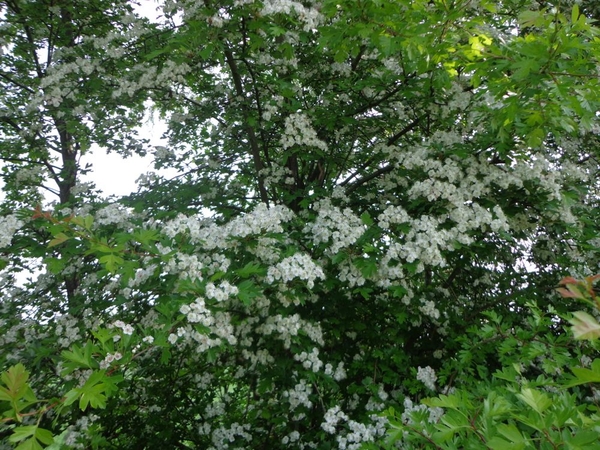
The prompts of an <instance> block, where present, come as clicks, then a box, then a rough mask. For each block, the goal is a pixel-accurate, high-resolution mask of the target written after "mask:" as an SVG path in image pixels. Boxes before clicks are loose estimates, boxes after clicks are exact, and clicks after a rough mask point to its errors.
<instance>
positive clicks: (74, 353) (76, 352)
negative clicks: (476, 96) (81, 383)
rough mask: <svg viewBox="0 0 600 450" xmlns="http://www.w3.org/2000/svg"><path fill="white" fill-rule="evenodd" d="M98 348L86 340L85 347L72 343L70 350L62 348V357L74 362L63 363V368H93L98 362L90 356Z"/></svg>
mask: <svg viewBox="0 0 600 450" xmlns="http://www.w3.org/2000/svg"><path fill="white" fill-rule="evenodd" d="M97 351H98V348H97V347H96V346H95V345H94V344H93V343H92V341H90V340H88V341H87V342H86V344H85V347H83V348H81V347H79V346H78V345H77V344H73V346H72V347H71V350H63V352H62V353H61V355H62V357H63V358H65V359H66V360H67V361H71V362H72V363H74V364H65V368H66V369H68V370H67V371H68V372H70V371H72V370H74V369H79V368H86V369H95V368H97V367H98V363H97V362H96V361H95V360H94V359H93V358H92V354H93V353H95V352H97Z"/></svg>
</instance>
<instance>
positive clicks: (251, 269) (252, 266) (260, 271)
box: [236, 262, 267, 278]
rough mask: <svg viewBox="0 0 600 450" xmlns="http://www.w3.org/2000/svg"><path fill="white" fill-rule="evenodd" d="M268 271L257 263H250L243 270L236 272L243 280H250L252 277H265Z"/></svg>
mask: <svg viewBox="0 0 600 450" xmlns="http://www.w3.org/2000/svg"><path fill="white" fill-rule="evenodd" d="M266 272H267V271H266V269H265V268H264V267H262V266H261V265H260V264H258V263H256V262H249V263H248V264H246V265H245V266H244V267H242V268H241V269H238V270H236V273H237V274H238V275H239V276H240V277H242V278H249V277H251V276H252V275H264V274H266Z"/></svg>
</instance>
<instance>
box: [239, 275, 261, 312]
mask: <svg viewBox="0 0 600 450" xmlns="http://www.w3.org/2000/svg"><path fill="white" fill-rule="evenodd" d="M260 294H261V290H260V289H259V288H258V286H256V284H254V282H253V281H252V280H245V281H242V282H241V283H240V284H238V298H239V299H240V300H241V301H242V303H243V304H244V305H246V306H249V305H250V304H252V299H254V298H256V297H258V296H259V295H260Z"/></svg>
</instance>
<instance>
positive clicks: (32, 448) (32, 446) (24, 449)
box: [15, 437, 44, 450]
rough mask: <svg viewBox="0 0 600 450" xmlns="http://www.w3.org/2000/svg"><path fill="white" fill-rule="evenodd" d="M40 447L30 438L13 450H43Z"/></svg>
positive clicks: (34, 439)
mask: <svg viewBox="0 0 600 450" xmlns="http://www.w3.org/2000/svg"><path fill="white" fill-rule="evenodd" d="M43 448H44V447H42V446H41V445H40V444H39V442H38V441H37V439H36V438H34V437H32V438H29V439H27V440H26V441H23V442H21V444H19V446H18V447H17V448H15V450H43Z"/></svg>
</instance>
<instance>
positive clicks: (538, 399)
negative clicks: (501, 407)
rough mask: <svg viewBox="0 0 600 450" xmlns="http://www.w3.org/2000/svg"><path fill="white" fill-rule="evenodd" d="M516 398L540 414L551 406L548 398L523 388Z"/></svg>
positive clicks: (536, 391) (535, 391) (538, 392)
mask: <svg viewBox="0 0 600 450" xmlns="http://www.w3.org/2000/svg"><path fill="white" fill-rule="evenodd" d="M517 397H518V398H519V399H520V400H521V401H523V402H524V403H527V404H528V405H529V406H531V407H532V408H533V409H534V410H535V411H537V412H538V413H540V414H542V413H543V412H544V411H545V410H546V409H548V408H549V407H550V406H552V400H551V399H550V397H548V396H547V395H546V394H544V393H543V392H540V391H538V390H536V389H531V388H523V389H522V390H521V393H520V394H517Z"/></svg>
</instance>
